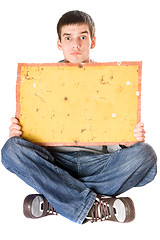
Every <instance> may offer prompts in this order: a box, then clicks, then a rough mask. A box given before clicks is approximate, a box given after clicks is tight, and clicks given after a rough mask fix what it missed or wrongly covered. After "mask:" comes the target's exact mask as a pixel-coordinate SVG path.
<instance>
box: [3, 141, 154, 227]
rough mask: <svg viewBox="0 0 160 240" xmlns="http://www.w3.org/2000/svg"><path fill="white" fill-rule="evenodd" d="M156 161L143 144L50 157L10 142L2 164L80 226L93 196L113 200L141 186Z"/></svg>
mask: <svg viewBox="0 0 160 240" xmlns="http://www.w3.org/2000/svg"><path fill="white" fill-rule="evenodd" d="M156 161H157V157H156V154H155V152H154V150H153V149H152V147H151V146H150V145H148V144H146V143H136V144H134V145H132V146H131V147H129V148H125V149H121V150H118V151H116V152H115V153H110V154H109V153H106V154H95V153H92V152H85V151H76V152H66V153H59V152H54V151H53V152H49V151H47V150H46V149H45V148H43V147H41V146H38V145H35V144H33V143H31V142H29V141H27V140H25V139H23V138H20V137H13V138H10V139H9V140H8V141H7V142H6V144H5V145H4V147H3V149H2V163H3V165H4V166H5V167H6V168H7V169H8V170H9V171H11V172H13V173H15V174H16V175H17V176H18V177H19V178H21V179H22V180H23V181H24V182H26V183H27V184H28V185H30V186H31V187H33V188H34V189H35V190H36V191H37V192H39V193H40V194H43V195H44V196H45V197H46V198H47V200H48V201H49V202H50V203H51V205H52V206H53V207H54V208H55V210H56V211H57V212H59V213H60V214H61V215H62V216H64V217H66V218H68V219H70V220H71V221H73V222H77V223H82V222H83V221H84V219H85V217H86V215H87V214H88V212H89V210H90V208H91V207H92V205H93V203H94V201H95V199H96V196H97V194H103V195H110V196H116V195H118V194H121V193H123V192H125V191H127V190H128V189H130V188H132V187H136V186H137V187H139V186H144V185H145V184H147V183H149V182H151V181H152V180H153V179H154V177H155V175H156V170H157V167H156Z"/></svg>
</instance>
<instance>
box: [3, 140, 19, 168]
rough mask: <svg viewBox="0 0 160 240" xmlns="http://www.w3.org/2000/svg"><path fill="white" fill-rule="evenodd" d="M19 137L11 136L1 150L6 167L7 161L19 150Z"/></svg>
mask: <svg viewBox="0 0 160 240" xmlns="http://www.w3.org/2000/svg"><path fill="white" fill-rule="evenodd" d="M18 139H19V137H12V138H9V139H8V140H7V142H6V143H5V144H4V146H3V148H2V150H1V156H2V157H1V161H2V164H3V165H4V166H5V167H7V165H8V164H7V163H8V162H9V160H10V159H11V158H12V159H13V156H14V155H15V153H16V152H17V150H18V145H19V144H18V142H17V141H18Z"/></svg>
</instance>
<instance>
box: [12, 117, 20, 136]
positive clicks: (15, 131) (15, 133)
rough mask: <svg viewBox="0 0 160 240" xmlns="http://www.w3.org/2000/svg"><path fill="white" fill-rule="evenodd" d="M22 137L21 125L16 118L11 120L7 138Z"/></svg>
mask: <svg viewBox="0 0 160 240" xmlns="http://www.w3.org/2000/svg"><path fill="white" fill-rule="evenodd" d="M21 135H22V131H21V125H20V123H19V121H18V119H17V118H15V117H12V118H11V126H10V128H9V137H10V138H11V137H20V136H21Z"/></svg>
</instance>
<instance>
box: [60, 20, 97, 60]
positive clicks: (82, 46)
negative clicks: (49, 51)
mask: <svg viewBox="0 0 160 240" xmlns="http://www.w3.org/2000/svg"><path fill="white" fill-rule="evenodd" d="M95 41H96V38H95V37H93V39H92V40H91V37H90V31H89V26H88V25H87V24H80V25H79V24H72V25H65V26H63V27H62V29H61V41H60V39H58V41H57V46H58V49H59V50H62V51H63V55H64V58H65V61H66V62H70V63H83V62H90V49H92V48H94V47H95Z"/></svg>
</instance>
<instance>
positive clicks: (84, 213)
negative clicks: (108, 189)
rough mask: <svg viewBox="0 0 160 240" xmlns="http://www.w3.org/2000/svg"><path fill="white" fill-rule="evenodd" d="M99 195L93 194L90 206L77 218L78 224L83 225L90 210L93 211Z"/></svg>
mask: <svg viewBox="0 0 160 240" xmlns="http://www.w3.org/2000/svg"><path fill="white" fill-rule="evenodd" d="M96 197H97V194H96V193H94V192H92V196H91V198H90V200H89V202H88V204H87V205H86V206H85V208H84V209H83V211H82V212H81V213H80V214H79V216H78V217H77V223H80V224H82V223H83V221H84V219H85V217H86V216H87V214H88V212H89V210H90V209H91V207H92V206H93V204H94V202H95V200H96Z"/></svg>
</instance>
